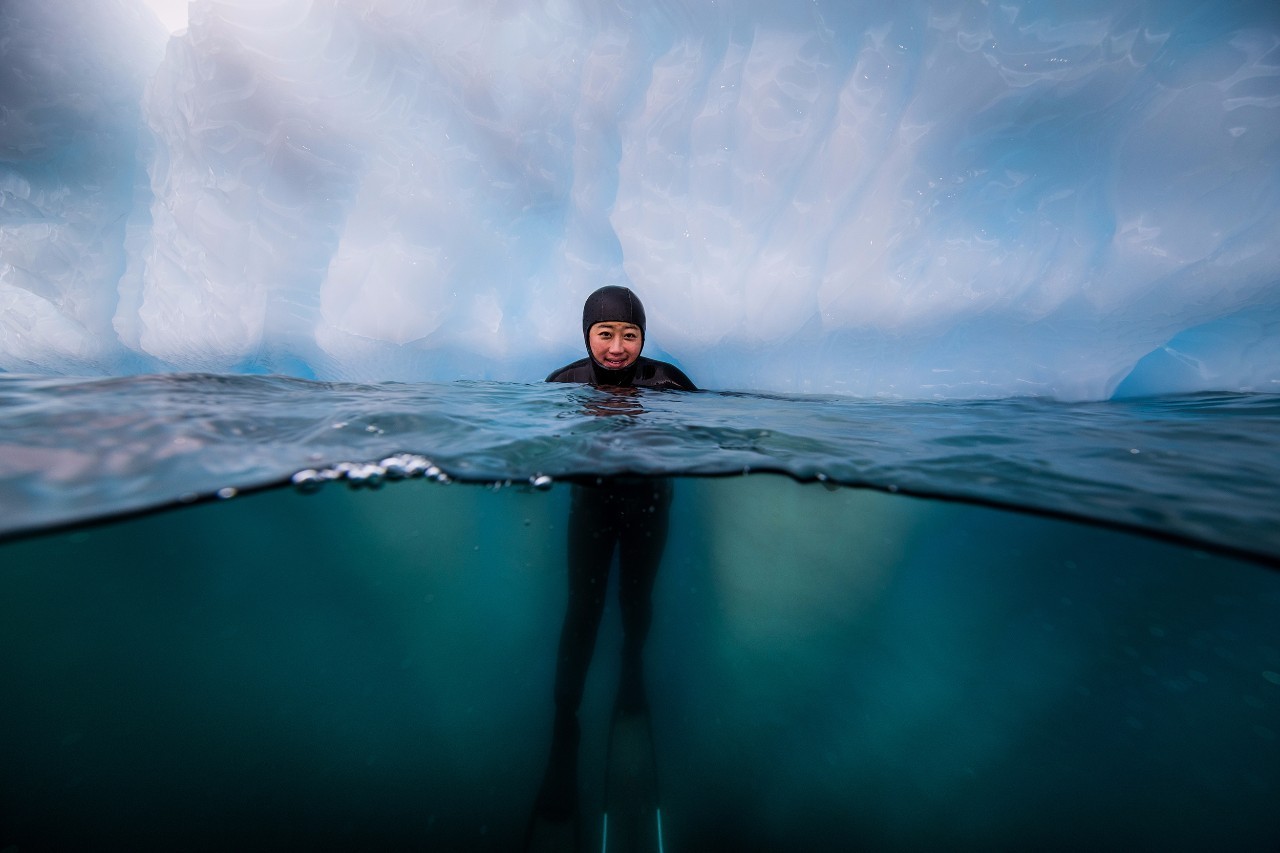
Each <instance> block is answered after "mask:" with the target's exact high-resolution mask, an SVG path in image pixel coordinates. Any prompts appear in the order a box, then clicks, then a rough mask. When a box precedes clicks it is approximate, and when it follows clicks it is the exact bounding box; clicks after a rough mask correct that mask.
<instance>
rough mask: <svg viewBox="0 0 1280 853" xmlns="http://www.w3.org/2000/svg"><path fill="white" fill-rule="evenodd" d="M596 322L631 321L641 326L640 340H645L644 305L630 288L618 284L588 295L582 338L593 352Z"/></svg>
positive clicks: (584, 307)
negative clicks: (593, 335)
mask: <svg viewBox="0 0 1280 853" xmlns="http://www.w3.org/2000/svg"><path fill="white" fill-rule="evenodd" d="M596 323H630V324H631V325H633V326H638V327H639V328H640V340H641V342H642V343H643V341H644V306H643V305H641V304H640V297H638V296H636V295H635V294H634V293H632V292H631V291H630V290H629V289H627V288H625V287H619V286H618V285H616V284H611V285H608V286H607V287H602V288H600V289H599V290H597V291H596V292H595V293H593V294H591V295H590V296H588V297H587V301H586V304H584V305H583V306H582V340H583V341H585V342H586V344H587V352H588V353H590V352H591V327H592V326H594V325H595V324H596Z"/></svg>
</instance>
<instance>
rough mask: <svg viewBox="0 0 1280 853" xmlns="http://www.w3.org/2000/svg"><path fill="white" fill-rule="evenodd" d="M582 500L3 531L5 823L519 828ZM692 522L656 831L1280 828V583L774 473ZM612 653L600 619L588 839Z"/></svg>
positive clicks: (1110, 838) (362, 845)
mask: <svg viewBox="0 0 1280 853" xmlns="http://www.w3.org/2000/svg"><path fill="white" fill-rule="evenodd" d="M567 492H568V489H567V488H566V487H564V486H556V487H553V488H551V489H550V490H547V491H542V490H536V489H532V488H501V489H492V488H484V487H478V486H467V485H459V484H452V485H442V484H439V483H435V482H429V481H426V480H417V481H412V482H406V483H400V484H396V485H394V486H389V487H387V488H385V489H382V490H381V491H376V492H368V491H360V492H356V491H351V490H347V489H343V488H326V489H323V490H321V491H320V492H318V493H316V494H313V495H298V494H296V493H294V492H293V491H292V490H288V489H282V490H272V491H267V492H263V493H261V494H255V495H251V496H247V497H240V498H237V499H235V500H230V501H221V502H211V503H207V504H204V505H201V506H195V507H188V508H183V509H180V510H176V511H173V512H166V513H157V514H148V515H144V516H142V517H138V518H133V519H129V520H124V521H119V522H116V523H113V524H108V525H99V526H94V527H90V528H85V529H78V530H69V531H64V532H60V533H56V534H50V535H45V536H38V537H29V538H25V539H22V540H19V541H15V542H11V543H9V544H7V545H6V546H4V549H3V554H4V560H3V568H2V569H0V643H2V644H3V648H4V649H5V654H4V656H3V658H2V659H0V687H2V688H3V695H4V696H5V697H6V698H5V700H4V703H3V728H2V731H3V737H2V739H0V779H2V780H3V790H2V797H3V802H4V804H5V822H4V824H3V837H0V842H3V844H5V845H8V846H10V847H11V848H15V849H19V850H27V849H131V850H174V849H187V850H226V849H343V850H347V849H409V848H415V849H479V850H509V849H517V848H518V846H519V842H520V838H521V836H522V833H523V830H524V826H525V821H526V820H527V818H528V815H529V810H530V808H531V806H532V803H533V798H534V794H535V792H536V790H537V786H538V782H539V779H540V774H541V771H542V764H543V762H544V761H545V760H546V756H547V750H548V744H549V735H550V720H551V711H552V701H551V684H552V677H553V672H554V658H555V640H556V635H557V632H558V629H559V622H560V619H561V618H562V616H563V608H564V602H565V579H564V554H565V551H564V539H565V528H564V518H565V515H566V513H567V505H568V501H567ZM672 525H673V528H672V535H671V541H670V544H669V546H668V549H667V557H666V559H665V560H664V563H663V567H662V570H661V574H660V575H659V578H658V582H657V587H656V590H655V616H654V627H653V632H652V635H651V639H650V642H649V646H648V649H647V652H646V663H647V668H648V680H649V693H650V703H651V705H652V708H653V724H654V729H655V739H656V749H657V760H658V767H659V777H660V785H661V788H662V796H663V803H664V818H665V825H666V831H667V838H666V841H667V845H668V846H667V849H670V850H704V849H712V850H776V849H809V850H845V849H851V847H855V846H856V847H862V848H864V849H883V850H926V849H940V848H947V849H1032V848H1040V849H1066V848H1068V847H1071V848H1080V847H1085V848H1090V847H1091V848H1095V849H1132V848H1142V849H1185V850H1195V849H1236V850H1249V849H1255V850H1268V849H1274V845H1275V844H1276V843H1277V842H1278V841H1280V830H1278V829H1277V825H1276V822H1275V820H1274V805H1275V802H1276V801H1277V796H1278V795H1280V744H1278V743H1277V736H1278V735H1280V627H1278V623H1277V620H1276V613H1277V612H1278V608H1280V575H1277V574H1276V573H1275V572H1273V571H1270V570H1268V569H1266V568H1262V567H1259V566H1257V565H1254V564H1250V563H1246V562H1239V561H1235V560H1231V559H1228V558H1224V557H1220V556H1212V555H1209V554H1206V553H1204V552H1201V551H1197V550H1195V549H1190V548H1185V547H1177V546H1174V545H1171V544H1168V543H1162V542H1157V541H1152V540H1150V539H1148V538H1146V537H1138V536H1133V535H1129V534H1124V533H1120V532H1116V531H1109V530H1103V529H1097V528H1092V527H1084V526H1081V525H1078V524H1069V523H1066V522H1063V521H1057V520H1051V519H1046V518H1039V517H1034V516H1029V515H1023V514H1011V513H1008V512H1002V511H997V510H993V509H989V508H982V507H974V506H966V505H961V504H953V503H946V502H938V501H925V500H917V499H913V498H909V497H904V496H900V495H889V494H884V493H879V492H874V491H865V490H852V489H836V490H831V489H828V488H825V487H824V486H821V485H818V484H809V485H801V484H797V483H795V482H793V481H791V480H790V479H787V478H784V477H777V476H763V475H762V476H752V477H746V478H723V479H705V478H702V479H681V480H679V481H678V482H677V483H676V495H675V503H674V506H673V512H672ZM611 607H612V603H611ZM618 647H619V626H618V624H617V618H616V614H614V613H612V612H610V613H609V614H607V615H606V620H605V624H604V626H603V627H602V630H601V642H600V646H599V648H598V649H597V655H596V662H595V665H594V666H593V669H592V672H591V676H590V680H589V682H588V692H587V697H586V700H585V702H584V707H583V711H582V724H583V746H582V755H581V785H582V798H583V799H582V807H583V814H584V821H585V824H584V825H585V829H586V834H587V839H588V841H589V840H590V838H591V837H592V833H593V832H594V831H595V826H596V824H595V822H594V820H593V815H595V814H597V813H598V808H599V804H600V793H599V787H598V786H599V783H600V780H601V779H602V777H603V762H604V739H605V734H606V730H607V724H608V710H609V705H610V702H611V700H612V691H613V684H614V681H615V680H616V675H617V672H616V666H615V660H616V656H617V652H618ZM584 849H594V848H592V847H591V846H590V845H588V846H586V847H584Z"/></svg>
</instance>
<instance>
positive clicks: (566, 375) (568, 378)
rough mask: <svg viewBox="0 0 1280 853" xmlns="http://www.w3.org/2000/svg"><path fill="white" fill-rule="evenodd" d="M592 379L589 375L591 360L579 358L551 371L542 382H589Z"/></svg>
mask: <svg viewBox="0 0 1280 853" xmlns="http://www.w3.org/2000/svg"><path fill="white" fill-rule="evenodd" d="M593 378H594V377H593V376H592V374H591V359H588V358H580V359H578V360H577V361H575V362H571V363H570V364H566V365H565V366H564V367H561V368H559V369H558V370H553V371H551V375H549V376H548V377H547V378H546V379H545V380H544V381H545V382H590V381H591V380H592V379H593Z"/></svg>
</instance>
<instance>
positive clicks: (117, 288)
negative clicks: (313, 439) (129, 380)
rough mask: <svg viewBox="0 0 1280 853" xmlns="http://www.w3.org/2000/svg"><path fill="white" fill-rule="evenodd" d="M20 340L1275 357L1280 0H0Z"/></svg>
mask: <svg viewBox="0 0 1280 853" xmlns="http://www.w3.org/2000/svg"><path fill="white" fill-rule="evenodd" d="M0 28H2V29H0V45H3V49H2V51H3V52H2V53H0V309H2V310H3V314H2V317H0V369H2V370H6V371H11V372H23V373H31V372H49V373H72V374H101V373H128V372H136V371H144V370H157V371H165V370H204V371H224V372H280V373H288V374H293V375H300V376H315V377H321V378H343V379H360V380H376V379H423V380H447V379H453V378H489V379H501V380H517V381H536V380H538V379H540V378H541V377H542V376H543V375H545V374H546V373H547V372H548V371H549V370H550V369H551V368H552V367H554V366H556V365H557V364H558V363H560V362H562V361H564V360H567V359H569V358H571V357H577V355H578V353H579V351H580V349H581V339H580V337H579V333H578V323H577V314H578V311H579V306H580V305H581V301H582V297H583V296H584V295H585V294H586V293H587V292H589V291H590V290H591V289H592V288H594V287H595V286H598V285H600V284H603V283H609V282H629V283H631V284H632V285H633V286H634V287H635V288H636V289H637V290H638V292H639V293H640V294H641V295H642V297H643V298H644V299H645V301H646V305H647V307H648V308H649V316H650V324H651V325H650V333H649V338H650V344H649V349H648V351H649V352H651V354H656V355H659V356H661V355H664V354H667V355H676V356H678V359H679V361H680V363H681V364H682V366H684V367H685V368H686V369H687V371H688V372H689V373H690V374H691V375H692V376H694V377H695V378H696V379H697V381H698V382H699V383H700V384H702V385H704V386H707V387H717V388H743V389H759V390H778V391H791V392H824V393H841V394H855V395H890V396H902V397H933V396H941V397H987V396H1004V395H1011V394H1043V395H1050V396H1056V397H1061V398H1103V397H1107V396H1109V395H1112V394H1113V393H1116V392H1117V390H1119V393H1122V394H1149V393H1160V392H1168V391H1194V390H1207V389H1213V390H1258V391H1272V392H1274V391H1280V11H1277V7H1276V6H1275V5H1274V3H1273V2H1272V0H1260V2H1234V3H1233V2H1225V3H1221V2H1219V3H1210V2H1188V1H1187V0H1146V1H1145V2H1144V0H1110V2H1106V3H1103V2H1095V0H1086V2H1078V0H1077V2H1066V0H1060V1H1059V2H1047V3H1041V2H1030V0H1009V2H1002V3H999V4H996V3H989V2H983V0H916V2H895V0H866V2H856V3H852V2H847V0H814V2H804V3H799V2H797V3H777V2H768V0H755V2H751V0H663V2H656V3H655V2H649V0H645V2H631V0H622V2H618V0H542V2H533V3H509V2H498V0H489V1H488V2H475V0H194V2H192V3H191V6H190V25H189V27H188V29H187V30H186V31H185V32H182V33H179V34H177V35H175V36H173V37H168V36H167V35H166V34H165V33H164V31H163V30H162V28H160V27H159V25H158V23H157V22H156V21H155V19H154V17H153V16H151V15H150V13H148V12H147V11H146V10H145V9H144V8H143V7H142V6H141V5H140V4H139V3H138V2H137V0H96V2H94V3H86V4H70V3H61V2H59V3H47V2H44V0H7V2H5V3H3V4H2V5H0Z"/></svg>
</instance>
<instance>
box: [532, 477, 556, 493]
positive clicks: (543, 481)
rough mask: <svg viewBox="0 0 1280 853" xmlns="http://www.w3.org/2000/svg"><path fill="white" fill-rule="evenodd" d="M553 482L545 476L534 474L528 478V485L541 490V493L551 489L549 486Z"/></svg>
mask: <svg viewBox="0 0 1280 853" xmlns="http://www.w3.org/2000/svg"><path fill="white" fill-rule="evenodd" d="M554 482H555V481H554V480H552V479H551V478H550V477H548V476H547V475H546V474H535V475H534V476H532V477H530V478H529V485H531V486H533V487H534V488H535V489H542V490H543V491H546V490H547V489H549V488H551V485H552V483H554Z"/></svg>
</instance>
